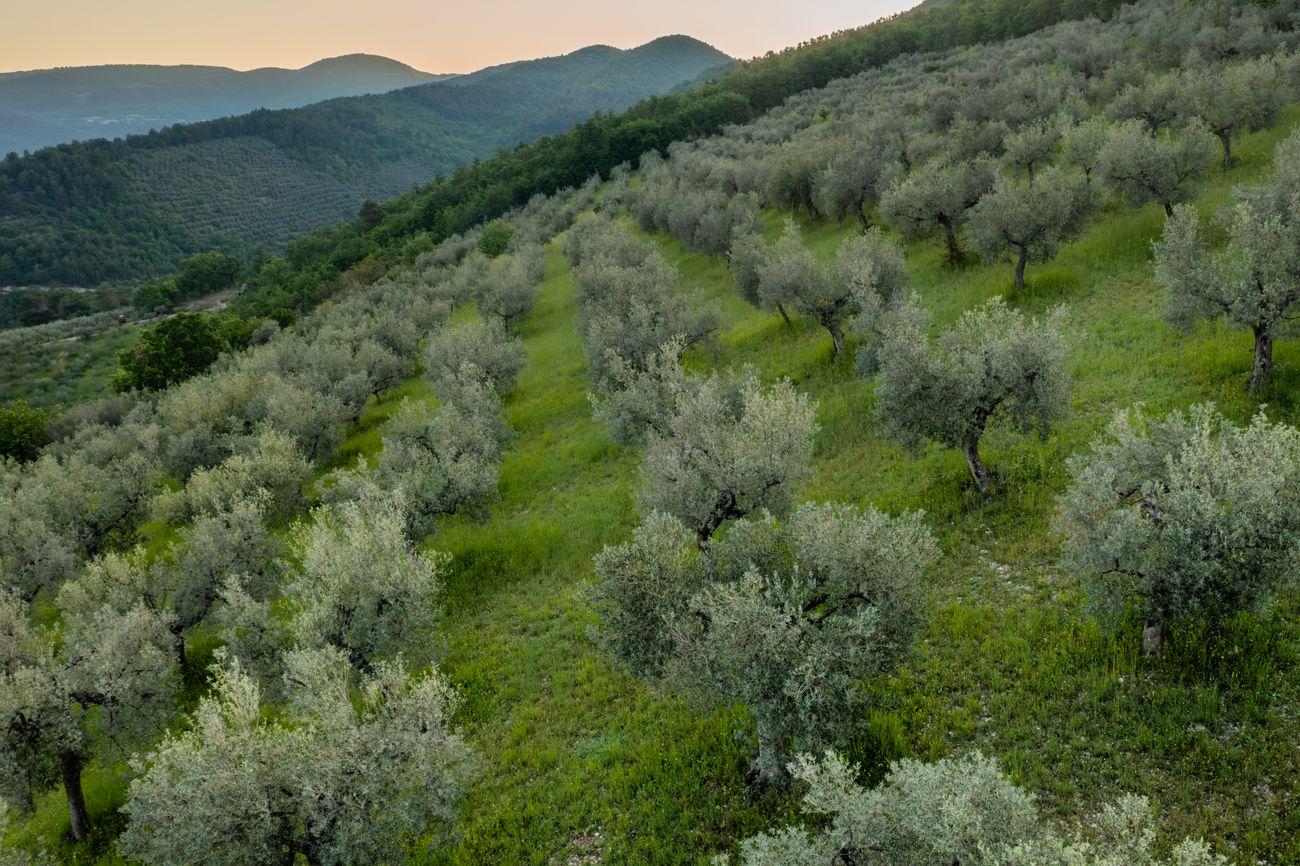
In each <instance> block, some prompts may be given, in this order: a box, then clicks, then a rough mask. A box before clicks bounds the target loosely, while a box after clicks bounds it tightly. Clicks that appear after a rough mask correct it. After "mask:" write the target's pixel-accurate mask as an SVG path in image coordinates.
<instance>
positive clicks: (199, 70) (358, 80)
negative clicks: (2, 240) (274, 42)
mask: <svg viewBox="0 0 1300 866" xmlns="http://www.w3.org/2000/svg"><path fill="white" fill-rule="evenodd" d="M449 77H451V76H446V75H434V74H432V73H428V72H421V71H420V70H418V69H412V68H411V67H410V66H407V65H406V64H405V63H399V62H397V61H396V60H390V59H388V58H387V57H376V56H374V55H371V54H349V55H346V56H343V57H330V58H327V59H325V60H319V61H317V62H315V63H312V64H310V65H308V66H304V67H303V68H302V69H279V68H274V67H268V68H263V69H250V70H248V71H246V72H243V71H239V70H236V69H227V68H226V67H224V66H193V65H184V66H158V65H142V64H121V65H112V66H74V67H63V68H58V69H37V70H32V71H29V72H6V73H3V74H0V154H3V153H9V152H10V151H15V152H18V153H22V152H23V151H33V150H39V149H40V148H42V147H51V146H53V145H56V144H63V143H65V142H69V141H83V140H86V139H91V138H121V137H123V136H127V135H136V134H141V133H146V132H149V131H150V130H154V129H162V128H163V127H166V126H171V125H172V124H175V123H195V122H197V121H202V120H211V119H213V118H216V117H227V116H229V115H232V114H244V113H246V112H249V111H254V110H256V109H258V108H298V107H301V106H304V105H310V104H311V103H313V102H320V101H322V100H325V99H334V98H337V97H340V96H361V95H363V94H367V93H386V92H388V91H390V90H397V89H398V88H401V87H411V86H413V85H416V84H427V83H429V82H431V81H437V80H440V79H445V78H449Z"/></svg>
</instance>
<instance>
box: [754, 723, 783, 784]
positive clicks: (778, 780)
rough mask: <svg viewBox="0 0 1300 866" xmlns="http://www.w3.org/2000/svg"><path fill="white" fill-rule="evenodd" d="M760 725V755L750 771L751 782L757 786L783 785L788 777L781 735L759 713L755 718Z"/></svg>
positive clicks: (755, 759)
mask: <svg viewBox="0 0 1300 866" xmlns="http://www.w3.org/2000/svg"><path fill="white" fill-rule="evenodd" d="M755 723H756V725H757V727H758V756H757V757H756V758H754V765H753V768H752V769H751V771H750V782H751V784H753V785H755V786H757V787H764V786H767V785H783V784H785V781H786V779H787V773H786V769H785V752H784V750H783V749H782V747H781V735H780V734H778V733H777V732H776V731H775V730H774V729H773V726H772V724H771V723H770V722H768V721H767V720H765V719H764V717H763V716H762V715H759V716H758V717H757V718H756V719H755Z"/></svg>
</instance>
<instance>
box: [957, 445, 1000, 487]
mask: <svg viewBox="0 0 1300 866" xmlns="http://www.w3.org/2000/svg"><path fill="white" fill-rule="evenodd" d="M961 452H962V454H965V455H966V465H967V466H969V467H970V474H971V477H972V478H974V479H975V486H976V487H978V488H979V489H980V493H983V494H984V495H985V496H987V495H988V493H989V491H990V490H992V489H993V477H992V476H991V475H989V470H988V468H987V467H986V466H985V465H984V460H983V459H982V458H981V457H980V440H979V437H978V436H977V435H975V434H973V433H968V434H966V438H965V439H964V440H963V441H962V443H961Z"/></svg>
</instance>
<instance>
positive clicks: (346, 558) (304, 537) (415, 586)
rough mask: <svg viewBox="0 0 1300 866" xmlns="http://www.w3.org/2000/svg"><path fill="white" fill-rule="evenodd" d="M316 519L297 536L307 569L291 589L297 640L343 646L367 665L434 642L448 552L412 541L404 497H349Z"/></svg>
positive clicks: (298, 573)
mask: <svg viewBox="0 0 1300 866" xmlns="http://www.w3.org/2000/svg"><path fill="white" fill-rule="evenodd" d="M314 517H315V519H314V520H313V521H312V522H311V523H310V524H308V525H307V526H306V527H304V529H303V530H302V531H301V532H300V533H299V535H298V537H297V538H296V539H295V544H294V547H295V552H296V554H297V556H298V559H299V560H300V562H301V566H300V567H299V568H298V569H297V570H295V571H294V572H293V573H292V574H291V575H290V577H289V579H288V580H287V581H286V584H285V588H284V590H285V595H286V596H287V597H288V598H289V600H290V602H291V605H292V608H293V619H292V625H291V631H292V633H293V637H294V639H295V641H296V642H297V644H298V645H299V646H301V647H320V646H331V647H336V648H338V649H340V650H342V651H343V652H345V653H346V654H347V656H348V658H349V659H350V660H351V661H352V663H353V664H355V665H357V666H358V667H360V668H363V669H364V668H368V667H370V666H372V665H374V663H375V662H377V661H378V660H381V659H390V658H395V657H396V656H397V655H398V654H399V653H403V652H405V653H407V654H411V653H412V651H413V650H417V649H418V648H421V647H428V646H429V644H430V637H431V634H432V631H433V627H434V625H435V623H436V622H437V620H438V617H439V608H438V594H439V592H440V591H441V588H442V581H441V572H442V570H443V568H444V566H445V563H446V561H447V557H446V556H444V555H440V554H436V553H421V552H419V551H417V550H415V549H414V548H413V547H412V546H411V543H410V542H409V541H408V540H407V535H406V515H405V513H404V504H403V503H402V502H401V500H400V496H399V495H398V494H395V493H389V494H387V495H384V496H378V497H373V498H368V499H364V500H361V501H353V502H343V503H340V504H338V505H334V506H329V507H324V508H320V509H317V511H316V512H315V515H314ZM417 654H418V655H421V656H423V655H425V654H426V653H425V652H423V651H421V652H418V653H417Z"/></svg>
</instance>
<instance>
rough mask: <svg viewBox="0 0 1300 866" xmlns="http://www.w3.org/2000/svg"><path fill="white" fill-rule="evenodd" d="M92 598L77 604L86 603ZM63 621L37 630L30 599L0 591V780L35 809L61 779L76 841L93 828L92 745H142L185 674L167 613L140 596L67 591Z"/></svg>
mask: <svg viewBox="0 0 1300 866" xmlns="http://www.w3.org/2000/svg"><path fill="white" fill-rule="evenodd" d="M83 598H84V599H86V600H89V601H92V602H93V603H92V604H89V605H85V606H83V605H81V604H78V603H76V602H77V601H79V600H81V599H83ZM61 613H62V627H61V631H60V633H59V638H60V639H59V641H58V643H57V645H56V643H55V641H54V640H53V636H52V635H43V634H40V633H38V632H37V631H36V630H35V629H34V628H33V627H32V625H31V623H30V615H29V612H28V609H27V605H26V604H25V603H23V602H22V600H21V599H19V598H18V597H17V596H15V595H12V594H4V595H3V596H0V634H3V639H2V640H0V727H2V728H3V731H4V734H3V742H2V744H0V786H2V787H3V789H4V792H5V794H6V796H7V797H8V798H10V799H12V800H14V801H15V802H17V803H19V804H20V805H21V806H22V807H24V808H30V805H31V802H32V794H33V793H34V792H35V791H37V790H42V789H44V788H45V787H46V786H48V785H49V784H51V783H53V782H55V781H59V782H61V783H62V785H63V789H64V792H65V794H66V796H67V801H68V812H69V818H70V822H71V825H70V829H71V833H72V837H73V838H74V839H76V840H77V841H81V840H83V839H85V838H86V836H87V834H88V833H89V832H90V829H91V822H90V813H89V811H88V810H87V808H86V800H85V796H84V794H83V791H82V781H81V777H82V771H83V768H84V767H85V764H86V762H87V761H88V760H90V759H91V758H92V757H93V756H94V754H95V751H96V747H97V746H100V745H103V746H105V747H117V748H122V747H125V746H127V745H129V744H131V743H133V742H138V741H139V739H140V738H141V737H143V736H144V735H145V734H146V733H150V732H152V729H153V726H154V725H156V724H157V721H158V719H159V718H161V717H162V716H163V715H164V714H165V713H166V708H167V707H168V706H169V705H170V704H171V702H172V700H173V699H174V698H175V696H176V694H177V692H178V686H179V682H178V680H179V677H178V676H177V667H176V662H175V654H174V653H173V652H172V631H171V628H170V623H169V622H168V620H167V618H166V617H165V616H164V615H162V614H160V613H159V612H158V611H156V610H154V609H151V608H150V607H149V606H147V605H146V604H145V603H144V602H143V601H141V600H134V601H130V602H126V600H125V599H120V598H119V599H110V600H108V601H106V602H104V603H100V600H99V599H96V598H93V597H91V596H77V597H69V598H67V599H65V600H64V603H63V604H62V605H61Z"/></svg>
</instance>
